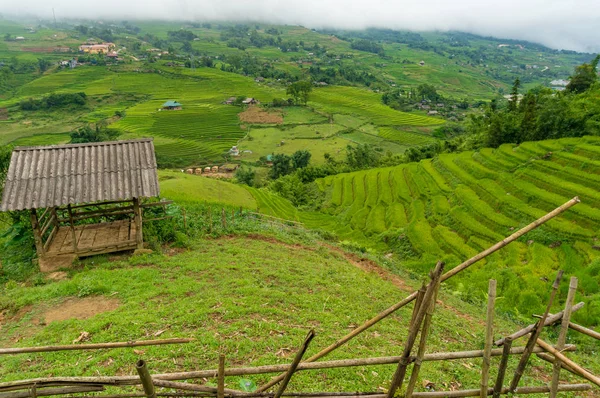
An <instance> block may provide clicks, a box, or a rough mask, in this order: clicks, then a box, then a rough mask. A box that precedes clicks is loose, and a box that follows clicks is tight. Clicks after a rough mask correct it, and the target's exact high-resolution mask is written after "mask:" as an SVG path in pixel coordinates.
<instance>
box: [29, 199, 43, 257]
mask: <svg viewBox="0 0 600 398" xmlns="http://www.w3.org/2000/svg"><path fill="white" fill-rule="evenodd" d="M30 218H31V228H32V229H33V240H34V241H35V250H36V251H37V254H38V257H42V256H43V255H44V244H43V243H42V234H41V233H40V223H39V221H38V217H37V212H36V210H35V209H31V214H30Z"/></svg>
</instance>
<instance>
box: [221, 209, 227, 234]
mask: <svg viewBox="0 0 600 398" xmlns="http://www.w3.org/2000/svg"><path fill="white" fill-rule="evenodd" d="M225 217H226V216H225V208H224V207H222V208H221V227H222V228H223V229H225V228H227V220H226V218H225Z"/></svg>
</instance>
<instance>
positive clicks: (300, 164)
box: [291, 150, 311, 169]
mask: <svg viewBox="0 0 600 398" xmlns="http://www.w3.org/2000/svg"><path fill="white" fill-rule="evenodd" d="M310 158H311V153H310V152H309V151H307V150H300V151H296V152H294V153H293V154H292V159H291V160H292V167H293V168H294V169H302V168H304V167H307V166H308V163H309V162H310Z"/></svg>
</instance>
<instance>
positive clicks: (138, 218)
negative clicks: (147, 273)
mask: <svg viewBox="0 0 600 398" xmlns="http://www.w3.org/2000/svg"><path fill="white" fill-rule="evenodd" d="M133 213H134V220H135V242H136V243H137V248H138V249H143V248H144V235H143V233H142V208H141V207H140V199H139V198H133Z"/></svg>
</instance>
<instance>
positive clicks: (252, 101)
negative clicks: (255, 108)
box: [242, 98, 259, 105]
mask: <svg viewBox="0 0 600 398" xmlns="http://www.w3.org/2000/svg"><path fill="white" fill-rule="evenodd" d="M258 103H259V101H258V100H257V99H256V98H246V99H245V100H243V101H242V104H244V105H255V104H258Z"/></svg>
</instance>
